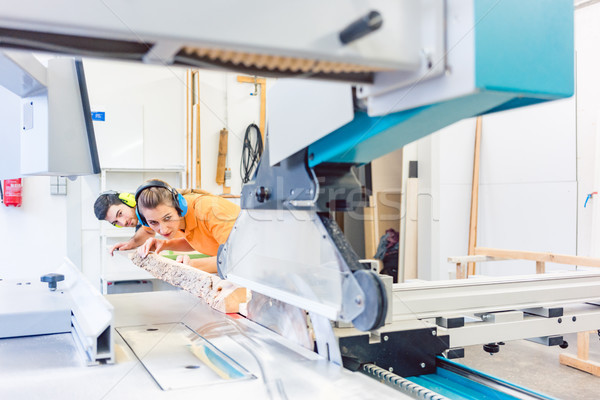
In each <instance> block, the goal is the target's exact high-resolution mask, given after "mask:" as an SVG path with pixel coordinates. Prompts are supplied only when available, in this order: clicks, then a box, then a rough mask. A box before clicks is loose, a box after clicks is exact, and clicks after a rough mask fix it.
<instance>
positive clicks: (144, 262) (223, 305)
mask: <svg viewBox="0 0 600 400" xmlns="http://www.w3.org/2000/svg"><path fill="white" fill-rule="evenodd" d="M129 258H130V259H131V261H132V262H133V263H134V264H135V265H137V266H138V267H140V268H143V269H145V270H146V271H148V272H150V274H152V276H154V277H156V278H158V279H160V280H163V281H165V282H168V283H170V284H171V285H174V286H177V287H180V288H182V289H183V290H185V291H187V292H190V293H192V294H193V295H194V296H197V297H199V298H201V299H202V300H204V301H205V302H206V303H207V304H208V305H209V306H211V307H212V308H214V309H215V310H217V311H221V312H224V313H237V312H239V307H240V304H241V303H245V302H246V289H245V288H243V287H239V286H237V285H235V284H233V283H231V282H229V281H226V280H223V279H221V278H219V277H218V276H216V275H212V274H209V273H207V272H204V271H201V270H199V269H196V268H193V267H190V266H189V265H185V264H181V263H178V262H175V261H173V260H169V259H168V258H165V257H162V256H159V255H156V254H148V256H146V257H145V258H142V257H140V256H139V255H138V254H137V252H133V253H131V255H130V256H129Z"/></svg>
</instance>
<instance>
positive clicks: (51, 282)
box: [40, 272, 65, 291]
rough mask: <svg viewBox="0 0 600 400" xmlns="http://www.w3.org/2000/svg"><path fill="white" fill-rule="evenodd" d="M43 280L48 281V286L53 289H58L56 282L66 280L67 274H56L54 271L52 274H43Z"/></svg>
mask: <svg viewBox="0 0 600 400" xmlns="http://www.w3.org/2000/svg"><path fill="white" fill-rule="evenodd" d="M40 280H41V281H42V282H48V288H49V289H50V290H51V291H55V290H56V284H57V283H58V282H60V281H64V280H65V276H64V275H63V274H55V273H54V272H53V273H51V274H46V275H42V277H41V278H40Z"/></svg>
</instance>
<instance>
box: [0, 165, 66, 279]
mask: <svg viewBox="0 0 600 400" xmlns="http://www.w3.org/2000/svg"><path fill="white" fill-rule="evenodd" d="M66 219H67V208H66V197H65V196H52V195H50V177H46V176H41V177H28V178H23V205H22V206H21V207H18V208H15V207H6V206H5V205H4V204H0V250H1V251H0V267H1V269H2V271H3V272H5V271H9V272H8V273H9V274H10V275H9V276H6V275H5V276H2V277H1V278H7V277H10V276H14V277H18V276H19V275H21V276H22V275H23V272H24V271H25V274H27V272H28V271H27V270H28V269H29V268H34V267H35V268H36V271H39V270H47V272H52V271H53V269H54V268H56V267H58V266H59V265H60V264H61V262H62V259H63V257H64V256H65V255H66V254H67V253H66V249H67V234H66V230H67V228H66ZM13 273H14V274H13Z"/></svg>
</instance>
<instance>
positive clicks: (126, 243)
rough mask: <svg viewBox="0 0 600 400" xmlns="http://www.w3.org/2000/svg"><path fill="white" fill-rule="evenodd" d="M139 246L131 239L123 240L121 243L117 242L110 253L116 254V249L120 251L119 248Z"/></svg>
mask: <svg viewBox="0 0 600 400" xmlns="http://www.w3.org/2000/svg"><path fill="white" fill-rule="evenodd" d="M136 247H137V246H136V245H135V244H134V243H132V242H131V240H130V241H128V242H121V243H117V244H115V245H114V246H113V247H112V249H110V250H109V251H108V252H109V253H110V255H111V256H114V252H115V251H119V250H131V249H135V248H136Z"/></svg>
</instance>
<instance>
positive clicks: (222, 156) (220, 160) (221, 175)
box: [216, 129, 227, 185]
mask: <svg viewBox="0 0 600 400" xmlns="http://www.w3.org/2000/svg"><path fill="white" fill-rule="evenodd" d="M226 161H227V129H221V132H219V153H218V155H217V178H216V182H217V183H218V184H219V185H223V184H224V183H225V162H226Z"/></svg>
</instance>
